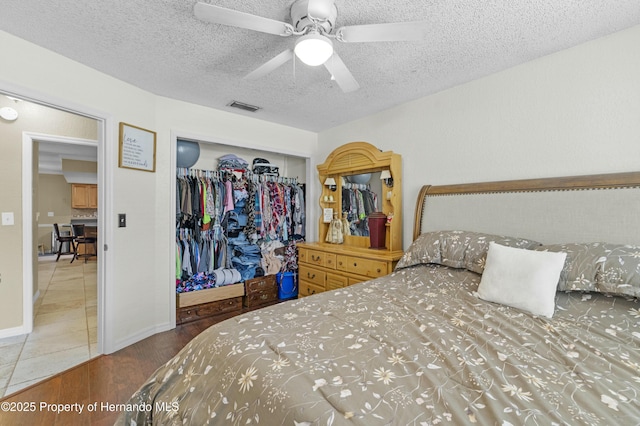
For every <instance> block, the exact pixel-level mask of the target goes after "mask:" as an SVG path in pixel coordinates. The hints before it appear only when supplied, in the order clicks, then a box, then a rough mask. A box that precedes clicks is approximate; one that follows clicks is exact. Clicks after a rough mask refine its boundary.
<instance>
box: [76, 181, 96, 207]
mask: <svg viewBox="0 0 640 426" xmlns="http://www.w3.org/2000/svg"><path fill="white" fill-rule="evenodd" d="M71 207H72V208H74V209H97V208H98V185H92V184H82V183H74V184H71Z"/></svg>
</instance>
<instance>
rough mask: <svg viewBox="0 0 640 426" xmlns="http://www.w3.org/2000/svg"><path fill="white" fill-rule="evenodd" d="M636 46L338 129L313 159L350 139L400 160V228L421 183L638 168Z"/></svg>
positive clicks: (456, 91) (582, 53) (547, 65)
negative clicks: (391, 152) (402, 216)
mask: <svg viewBox="0 0 640 426" xmlns="http://www.w3.org/2000/svg"><path fill="white" fill-rule="evenodd" d="M638 46H640V26H635V27H633V28H631V29H629V30H626V31H622V32H619V33H616V34H613V35H610V36H608V37H604V38H601V39H598V40H594V41H592V42H589V43H585V44H582V45H579V46H576V47H574V48H571V49H568V50H565V51H562V52H559V53H556V54H553V55H549V56H546V57H543V58H540V59H538V60H535V61H532V62H529V63H526V64H523V65H520V66H517V67H513V68H511V69H508V70H506V71H503V72H500V73H497V74H494V75H490V76H488V77H485V78H482V79H479V80H476V81H473V82H470V83H468V84H464V85H460V86H457V87H454V88H452V89H449V90H446V91H443V92H441V93H437V94H435V95H433V96H428V97H426V98H422V99H418V100H416V101H414V102H409V103H406V104H403V105H400V106H398V107H396V108H393V109H390V110H387V111H384V112H382V113H380V114H376V115H372V116H369V117H366V118H364V119H361V120H357V121H354V122H351V123H347V124H345V125H343V126H339V127H336V128H334V129H331V130H327V131H324V132H322V133H320V134H319V139H318V147H319V150H320V153H319V155H320V156H321V157H326V155H327V154H328V153H329V152H331V150H333V149H334V148H335V147H337V146H339V145H341V144H343V143H345V142H348V141H353V140H365V141H368V142H371V143H373V144H374V145H376V146H378V147H379V148H381V149H383V150H393V151H396V152H398V153H400V154H402V160H403V168H404V173H403V184H404V194H403V203H404V209H403V210H404V223H405V224H411V223H412V221H413V217H412V215H413V211H414V208H415V199H416V196H417V194H418V191H419V189H420V186H421V185H423V184H448V183H463V182H473V181H485V180H503V179H519V178H534V177H548V176H563V175H579V174H592V173H612V172H623V171H637V170H640V54H639V53H640V50H639V47H638ZM410 228H411V226H405V230H404V245H405V247H407V246H408V245H409V243H410V242H411V229H410Z"/></svg>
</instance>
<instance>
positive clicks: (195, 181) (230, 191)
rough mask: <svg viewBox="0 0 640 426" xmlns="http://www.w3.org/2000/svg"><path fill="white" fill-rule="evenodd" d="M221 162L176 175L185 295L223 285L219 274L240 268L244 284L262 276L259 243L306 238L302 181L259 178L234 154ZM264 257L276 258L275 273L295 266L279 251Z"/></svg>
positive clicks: (178, 239) (179, 268)
mask: <svg viewBox="0 0 640 426" xmlns="http://www.w3.org/2000/svg"><path fill="white" fill-rule="evenodd" d="M220 164H221V167H219V169H218V170H196V169H179V170H178V173H177V176H176V268H177V270H176V283H177V288H180V289H181V290H180V291H191V290H190V289H191V288H192V286H191V287H190V286H189V285H194V283H195V286H196V287H198V288H208V286H212V285H220V283H218V284H216V283H215V280H216V278H215V277H216V274H214V271H216V270H223V269H229V270H235V271H237V272H238V274H239V276H240V277H241V279H242V280H247V279H250V278H253V277H254V276H258V274H259V275H262V274H264V273H265V269H267V268H264V267H263V264H262V257H263V254H262V250H261V248H260V247H259V245H258V242H261V241H265V242H269V241H275V242H280V243H281V244H279V247H282V246H283V245H289V244H291V243H290V241H292V240H294V239H297V240H300V239H304V235H305V226H304V222H305V219H306V217H305V213H304V210H305V201H304V187H303V186H302V185H299V184H298V183H297V180H296V179H288V178H281V177H277V176H276V177H274V176H260V175H254V174H253V173H252V172H251V171H248V170H243V169H241V167H243V164H244V163H243V161H242V159H239V158H238V157H236V156H233V155H230V156H225V157H224V160H223V161H221V162H220ZM275 246H276V245H274V247H275ZM264 255H265V256H269V257H270V258H271V260H272V261H271V263H270V266H269V268H268V269H269V270H270V271H271V270H273V269H274V266H273V265H285V264H287V265H289V264H291V262H290V261H288V262H287V260H286V259H281V257H282V256H280V257H277V256H279V255H275V254H274V252H267V253H265V254H264ZM293 263H296V262H293ZM218 275H219V274H218ZM233 276H236V275H233ZM194 277H196V278H194Z"/></svg>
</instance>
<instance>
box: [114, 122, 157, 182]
mask: <svg viewBox="0 0 640 426" xmlns="http://www.w3.org/2000/svg"><path fill="white" fill-rule="evenodd" d="M118 166H119V167H124V168H127V169H136V170H143V171H145V172H155V171H156V132H152V131H151V130H147V129H143V128H142V127H137V126H133V125H131V124H127V123H120V144H119V159H118Z"/></svg>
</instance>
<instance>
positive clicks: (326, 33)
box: [194, 0, 426, 92]
mask: <svg viewBox="0 0 640 426" xmlns="http://www.w3.org/2000/svg"><path fill="white" fill-rule="evenodd" d="M194 13H195V16H196V17H197V18H198V19H200V20H202V21H206V22H212V23H215V24H222V25H229V26H233V27H240V28H245V29H248V30H253V31H260V32H263V33H267V34H274V35H279V36H283V37H288V36H292V35H293V36H300V37H299V38H298V39H297V40H296V43H295V46H294V48H293V50H292V49H287V50H285V51H284V52H281V53H280V54H278V55H277V56H275V57H274V58H272V59H270V60H269V61H267V62H266V63H264V64H263V65H261V66H260V67H258V68H257V69H255V70H254V71H252V72H251V73H249V74H247V75H246V76H245V78H246V79H250V80H254V79H258V78H260V77H263V76H264V75H266V74H268V73H270V72H271V71H273V70H275V69H276V68H278V67H280V66H281V65H284V64H285V63H287V62H288V61H290V60H291V59H292V58H293V55H294V54H295V55H296V56H297V57H298V59H300V60H301V61H302V62H303V63H305V64H307V65H311V66H319V65H324V66H325V68H326V69H327V70H328V71H329V73H330V74H331V76H332V78H333V79H335V81H336V83H338V86H340V88H341V89H342V91H343V92H352V91H354V90H357V89H358V88H359V87H360V85H359V84H358V82H357V81H356V79H355V78H354V77H353V75H352V74H351V72H350V71H349V69H348V68H347V66H346V65H345V64H344V62H343V61H342V59H341V58H340V56H339V55H338V54H337V53H336V52H335V51H334V50H333V42H332V41H331V40H332V39H334V40H337V41H339V42H343V43H357V42H378V41H411V40H422V39H423V38H424V36H425V27H426V25H425V22H422V21H413V22H398V23H387V24H369V25H351V26H346V27H340V28H338V29H337V30H335V32H333V29H334V25H335V22H336V17H337V16H338V9H337V8H336V5H335V0H296V1H295V2H294V3H293V4H292V5H291V22H292V24H289V23H286V22H281V21H276V20H274V19H269V18H264V17H261V16H257V15H252V14H249V13H244V12H239V11H236V10H232V9H227V8H224V7H220V6H215V5H212V4H209V3H202V2H198V3H196V5H195V7H194Z"/></svg>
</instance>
